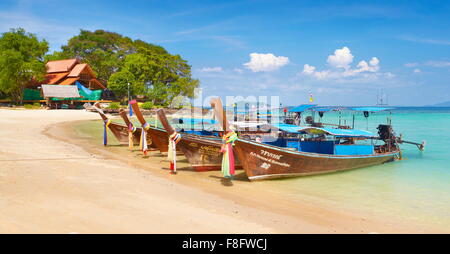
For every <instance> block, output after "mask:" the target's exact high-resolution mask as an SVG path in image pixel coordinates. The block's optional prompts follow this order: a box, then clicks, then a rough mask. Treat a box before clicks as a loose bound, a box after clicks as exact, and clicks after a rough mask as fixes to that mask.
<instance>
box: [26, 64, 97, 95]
mask: <svg viewBox="0 0 450 254" xmlns="http://www.w3.org/2000/svg"><path fill="white" fill-rule="evenodd" d="M46 67H47V74H46V75H45V80H44V81H43V82H40V83H39V84H34V86H40V85H41V84H47V85H74V84H75V82H76V81H78V82H80V83H81V84H82V85H83V86H85V87H86V88H89V89H91V90H98V89H105V86H104V85H103V84H102V83H101V82H100V81H98V80H97V77H96V75H95V73H94V71H92V69H91V67H90V66H89V65H88V64H85V63H81V62H80V61H79V60H78V59H76V58H73V59H65V60H57V61H49V62H48V63H47V64H46Z"/></svg>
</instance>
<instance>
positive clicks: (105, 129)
mask: <svg viewBox="0 0 450 254" xmlns="http://www.w3.org/2000/svg"><path fill="white" fill-rule="evenodd" d="M110 124H111V119H108V120H105V121H103V145H104V146H106V145H108V127H109V125H110Z"/></svg>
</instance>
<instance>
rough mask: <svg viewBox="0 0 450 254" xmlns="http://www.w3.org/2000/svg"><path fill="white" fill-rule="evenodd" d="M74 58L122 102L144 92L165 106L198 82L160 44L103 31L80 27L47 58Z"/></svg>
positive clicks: (186, 66)
mask: <svg viewBox="0 0 450 254" xmlns="http://www.w3.org/2000/svg"><path fill="white" fill-rule="evenodd" d="M67 58H78V59H80V60H81V61H82V62H85V63H87V64H89V65H90V66H91V67H92V69H93V70H94V71H95V72H96V74H97V78H98V79H99V80H101V81H102V82H104V83H106V82H107V83H108V88H109V89H110V90H112V91H113V92H114V94H115V95H116V97H117V98H118V99H120V100H121V101H122V102H125V101H126V100H127V99H128V91H130V94H131V95H145V97H146V98H147V100H149V101H151V102H152V103H153V104H154V105H164V106H167V105H169V104H170V103H171V101H172V99H173V98H175V97H176V96H178V95H181V96H187V97H189V98H193V97H194V89H195V88H196V87H198V86H199V81H198V80H197V79H193V78H192V75H191V66H190V65H189V64H188V63H187V61H186V60H184V59H183V58H182V57H181V56H179V55H172V54H170V53H169V52H167V50H165V49H164V48H163V47H161V46H158V45H154V44H151V43H147V42H145V41H142V40H132V39H131V38H129V37H126V36H123V35H120V34H118V33H114V32H109V31H105V30H96V31H88V30H81V31H80V34H79V35H76V36H74V37H72V38H71V39H70V40H69V41H68V43H67V45H64V46H62V47H61V51H57V52H54V53H53V54H51V55H48V56H47V57H46V59H47V60H58V59H67Z"/></svg>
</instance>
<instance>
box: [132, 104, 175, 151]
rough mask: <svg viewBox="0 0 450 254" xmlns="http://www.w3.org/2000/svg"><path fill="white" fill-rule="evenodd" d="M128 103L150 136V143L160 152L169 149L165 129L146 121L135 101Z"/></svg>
mask: <svg viewBox="0 0 450 254" xmlns="http://www.w3.org/2000/svg"><path fill="white" fill-rule="evenodd" d="M130 104H131V107H132V108H133V111H134V113H135V115H136V117H137V119H138V120H139V122H140V123H141V125H142V128H143V129H145V130H146V131H147V134H148V135H149V136H150V138H151V140H152V143H153V144H154V145H155V146H156V147H157V148H158V149H159V151H160V152H161V153H166V152H167V151H168V150H169V135H167V131H166V130H164V129H161V128H157V127H153V126H151V125H150V124H149V123H147V121H146V120H145V118H144V115H143V114H142V112H141V110H140V109H139V105H138V104H137V102H136V101H131V102H130Z"/></svg>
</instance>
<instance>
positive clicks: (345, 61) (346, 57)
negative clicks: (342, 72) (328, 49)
mask: <svg viewBox="0 0 450 254" xmlns="http://www.w3.org/2000/svg"><path fill="white" fill-rule="evenodd" d="M327 62H328V63H329V64H330V65H331V66H333V67H336V68H344V69H347V68H349V64H351V63H352V62H353V55H352V53H351V52H350V49H349V48H347V47H343V48H341V49H336V50H335V51H334V55H330V56H328V59H327Z"/></svg>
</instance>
